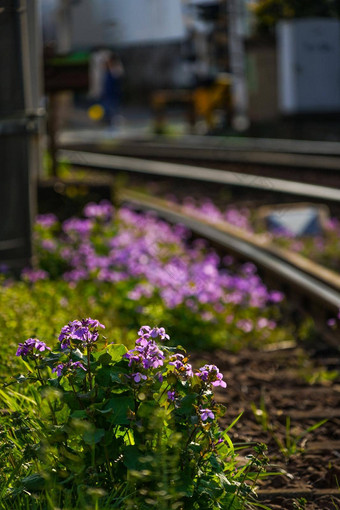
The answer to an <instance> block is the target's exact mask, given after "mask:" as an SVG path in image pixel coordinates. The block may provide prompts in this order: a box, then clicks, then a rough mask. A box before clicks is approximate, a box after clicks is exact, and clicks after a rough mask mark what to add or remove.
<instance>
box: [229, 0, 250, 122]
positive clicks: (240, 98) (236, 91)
mask: <svg viewBox="0 0 340 510" xmlns="http://www.w3.org/2000/svg"><path fill="white" fill-rule="evenodd" d="M226 2H227V16H228V45H229V48H228V49H229V59H230V70H231V74H232V80H233V81H232V109H233V119H232V125H233V127H234V128H235V129H236V130H238V131H244V130H245V129H247V127H248V126H249V120H248V115H247V112H248V91H247V81H246V66H245V51H244V43H243V9H242V3H241V2H242V0H226Z"/></svg>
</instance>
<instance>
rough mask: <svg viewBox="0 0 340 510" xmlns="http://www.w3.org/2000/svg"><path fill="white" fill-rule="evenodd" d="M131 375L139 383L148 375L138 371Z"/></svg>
mask: <svg viewBox="0 0 340 510" xmlns="http://www.w3.org/2000/svg"><path fill="white" fill-rule="evenodd" d="M131 377H132V378H133V380H134V381H135V383H139V382H140V381H141V380H144V381H146V379H147V376H146V375H144V374H141V373H140V372H136V373H134V374H131Z"/></svg>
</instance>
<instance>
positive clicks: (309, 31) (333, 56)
mask: <svg viewBox="0 0 340 510" xmlns="http://www.w3.org/2000/svg"><path fill="white" fill-rule="evenodd" d="M278 65H279V68H278V77H279V86H280V88H279V106H280V109H281V111H282V113H288V114H289V113H313V112H315V113H316V112H332V111H335V110H336V111H340V22H339V21H338V20H336V19H325V18H314V19H313V18H310V19H299V20H292V21H282V22H280V23H279V25H278Z"/></svg>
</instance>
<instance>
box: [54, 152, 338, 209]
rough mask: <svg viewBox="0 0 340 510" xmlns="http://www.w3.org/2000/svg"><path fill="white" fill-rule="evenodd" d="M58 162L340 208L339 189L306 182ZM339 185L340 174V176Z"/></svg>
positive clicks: (102, 157) (89, 157) (125, 163)
mask: <svg viewBox="0 0 340 510" xmlns="http://www.w3.org/2000/svg"><path fill="white" fill-rule="evenodd" d="M58 158H59V160H67V161H68V162H70V163H71V164H72V165H73V166H77V167H82V168H89V167H90V168H96V169H100V170H106V171H110V172H128V173H131V174H138V175H145V176H148V177H150V176H155V177H163V178H169V179H182V180H187V181H197V182H201V183H209V184H212V183H213V184H215V185H220V186H221V185H223V186H227V187H235V188H243V189H252V190H256V191H265V192H269V193H271V194H274V195H275V194H279V195H286V196H287V195H288V196H290V197H299V198H301V197H303V198H306V197H307V198H308V199H310V200H315V201H318V202H323V203H327V204H332V205H333V206H340V187H339V188H336V187H333V186H321V185H316V184H309V183H306V182H305V181H301V182H298V181H293V180H288V179H278V178H276V177H268V176H266V175H262V174H259V173H258V174H256V175H253V174H247V173H244V172H242V173H239V172H237V171H228V170H219V169H215V168H211V167H209V168H205V167H201V166H193V165H188V164H178V163H168V162H164V161H151V160H149V159H139V158H132V157H126V156H114V155H111V154H102V153H94V152H90V151H80V150H65V149H62V150H59V152H58ZM339 182H340V173H339Z"/></svg>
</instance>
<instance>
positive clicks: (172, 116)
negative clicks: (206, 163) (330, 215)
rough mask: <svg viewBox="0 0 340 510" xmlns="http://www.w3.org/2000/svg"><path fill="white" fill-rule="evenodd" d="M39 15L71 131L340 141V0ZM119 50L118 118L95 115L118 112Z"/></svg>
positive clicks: (178, 0)
mask: <svg viewBox="0 0 340 510" xmlns="http://www.w3.org/2000/svg"><path fill="white" fill-rule="evenodd" d="M39 12H40V21H41V26H42V35H43V50H44V51H43V53H44V70H45V73H44V82H45V85H44V88H45V93H46V94H49V95H51V94H53V93H54V94H55V93H57V92H58V98H57V103H58V104H57V108H58V117H59V118H58V122H59V124H60V126H61V127H71V128H80V127H86V126H89V127H103V125H104V123H105V121H108V123H110V121H112V122H111V124H112V125H113V124H115V125H114V128H115V129H116V130H123V129H128V128H130V129H131V128H139V129H147V130H151V131H155V132H158V133H163V132H164V133H167V132H169V131H170V132H175V133H176V134H181V133H182V132H184V133H187V132H190V133H196V134H235V133H236V134H237V133H243V134H244V133H245V134H247V135H248V136H249V135H250V136H264V137H280V138H282V137H284V138H298V139H317V140H320V139H328V140H338V138H339V136H340V129H339V122H338V121H339V112H340V29H339V27H340V21H339V19H338V18H339V15H340V3H339V1H338V0H321V1H320V0H299V1H296V0H257V1H256V0H171V1H167V0H138V1H137V0H42V1H40V2H39ZM110 52H111V53H113V54H114V56H115V58H117V61H118V62H119V65H120V70H121V71H120V72H121V75H120V84H119V88H120V90H119V91H118V90H116V91H115V92H113V93H114V94H116V96H117V97H116V99H115V103H116V104H115V105H114V108H113V109H114V110H115V112H114V114H115V117H116V119H111V118H110V115H109V114H108V113H107V111H104V114H103V115H102V116H101V112H100V110H98V109H97V111H96V109H92V110H91V109H90V110H89V108H91V106H93V105H97V104H98V105H99V106H102V108H103V109H104V110H105V109H107V105H105V99H103V95H104V94H105V90H104V92H103V89H104V88H105V87H104V81H105V66H106V65H107V59H108V58H109V56H110ZM67 87H69V88H68V89H67ZM63 89H64V90H63ZM101 124H102V125H101Z"/></svg>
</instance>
